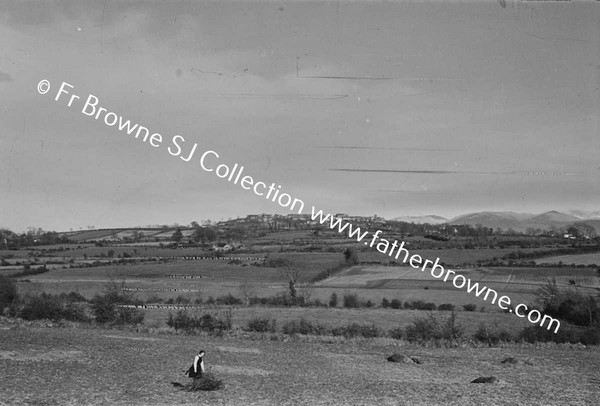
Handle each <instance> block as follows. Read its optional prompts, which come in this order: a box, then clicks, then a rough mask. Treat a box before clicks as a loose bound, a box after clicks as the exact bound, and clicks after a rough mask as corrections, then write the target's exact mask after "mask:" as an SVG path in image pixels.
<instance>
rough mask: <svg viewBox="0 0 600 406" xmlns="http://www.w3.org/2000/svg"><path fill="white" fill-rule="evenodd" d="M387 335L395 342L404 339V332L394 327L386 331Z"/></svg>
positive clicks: (400, 328)
mask: <svg viewBox="0 0 600 406" xmlns="http://www.w3.org/2000/svg"><path fill="white" fill-rule="evenodd" d="M388 335H389V336H390V337H392V338H394V339H396V340H401V339H402V338H404V330H403V329H402V327H396V328H393V329H391V330H389V331H388Z"/></svg>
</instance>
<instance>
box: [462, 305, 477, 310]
mask: <svg viewBox="0 0 600 406" xmlns="http://www.w3.org/2000/svg"><path fill="white" fill-rule="evenodd" d="M463 309H464V311H465V312H474V311H475V310H477V305H474V304H472V303H470V304H466V305H463Z"/></svg>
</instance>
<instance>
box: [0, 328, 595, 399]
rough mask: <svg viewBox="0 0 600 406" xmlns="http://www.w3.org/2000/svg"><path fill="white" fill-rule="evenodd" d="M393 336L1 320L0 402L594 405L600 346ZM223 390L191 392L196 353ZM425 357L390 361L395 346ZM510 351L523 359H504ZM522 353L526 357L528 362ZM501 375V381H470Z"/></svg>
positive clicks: (402, 350)
mask: <svg viewBox="0 0 600 406" xmlns="http://www.w3.org/2000/svg"><path fill="white" fill-rule="evenodd" d="M398 343H399V342H395V341H392V340H365V341H342V342H331V343H323V342H295V341H288V342H281V341H267V340H258V341H251V340H241V339H236V338H227V337H225V338H214V337H197V336H174V335H149V334H136V333H128V332H124V331H118V330H102V329H89V330H88V329H71V328H37V327H20V328H9V326H4V327H1V328H0V380H1V381H2V385H1V386H0V404H2V405H11V406H13V405H14V406H20V405H60V406H69V405H71V406H75V405H399V404H406V405H499V404H502V405H505V404H506V405H509V404H510V405H593V404H597V403H596V402H597V400H598V392H599V385H600V384H599V383H598V378H599V375H598V370H599V369H600V352H599V351H600V349H599V348H598V347H591V348H581V347H577V348H572V347H571V346H555V345H550V346H539V347H535V346H530V345H520V346H510V347H506V348H496V349H490V348H452V349H447V348H424V347H417V346H411V345H401V346H398V345H397V344H398ZM200 348H201V349H204V350H205V351H206V358H205V363H206V367H207V369H208V370H210V371H212V372H213V373H214V374H215V375H216V376H217V377H218V378H219V379H222V380H223V382H224V384H225V387H224V389H222V390H219V391H215V392H194V393H190V392H184V391H180V390H178V389H177V388H174V387H173V386H172V384H171V382H180V383H186V382H187V381H188V379H189V378H187V377H185V376H183V371H184V370H185V369H187V367H188V366H189V365H190V363H191V362H192V360H193V356H194V354H195V353H196V352H197V351H198V349H200ZM396 352H401V353H404V354H408V355H411V356H417V357H419V358H420V359H421V361H422V364H420V365H417V364H412V365H409V364H396V363H390V362H387V361H386V358H387V357H388V356H390V355H391V354H393V353H396ZM506 357H515V358H517V359H518V360H520V361H521V363H519V364H514V365H513V364H502V363H501V361H502V360H504V359H505V358H506ZM524 361H527V363H525V362H524ZM480 376H495V377H497V378H499V379H500V382H499V383H496V384H472V383H470V381H472V380H473V379H475V378H477V377H480Z"/></svg>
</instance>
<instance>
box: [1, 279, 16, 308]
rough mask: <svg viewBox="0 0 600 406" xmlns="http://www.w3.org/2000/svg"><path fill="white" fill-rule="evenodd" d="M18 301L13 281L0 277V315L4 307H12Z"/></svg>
mask: <svg viewBox="0 0 600 406" xmlns="http://www.w3.org/2000/svg"><path fill="white" fill-rule="evenodd" d="M18 299H19V293H18V292H17V284H16V282H15V280H14V279H12V278H7V277H5V276H2V275H0V314H1V313H2V310H3V309H4V308H5V307H9V306H12V305H13V304H15V303H16V302H17V300H18Z"/></svg>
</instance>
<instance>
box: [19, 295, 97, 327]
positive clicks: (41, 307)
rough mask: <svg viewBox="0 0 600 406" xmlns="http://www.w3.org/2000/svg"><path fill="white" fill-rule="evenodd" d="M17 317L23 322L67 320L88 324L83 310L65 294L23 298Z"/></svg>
mask: <svg viewBox="0 0 600 406" xmlns="http://www.w3.org/2000/svg"><path fill="white" fill-rule="evenodd" d="M17 314H18V316H19V317H21V318H23V319H25V320H37V319H48V320H54V321H58V320H63V319H64V320H69V321H81V322H89V321H90V318H89V317H88V316H87V314H86V311H85V308H84V307H83V306H80V305H79V304H78V303H77V301H76V300H71V299H70V298H69V296H68V295H67V294H64V293H63V294H60V295H52V294H49V293H42V294H39V295H33V296H26V297H25V298H23V301H22V304H21V308H20V309H19V311H18V313H17Z"/></svg>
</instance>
